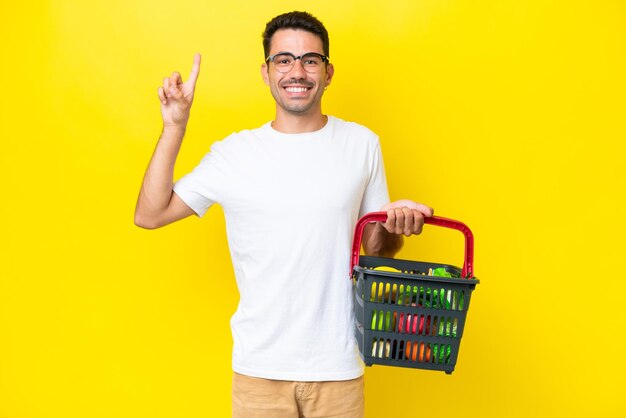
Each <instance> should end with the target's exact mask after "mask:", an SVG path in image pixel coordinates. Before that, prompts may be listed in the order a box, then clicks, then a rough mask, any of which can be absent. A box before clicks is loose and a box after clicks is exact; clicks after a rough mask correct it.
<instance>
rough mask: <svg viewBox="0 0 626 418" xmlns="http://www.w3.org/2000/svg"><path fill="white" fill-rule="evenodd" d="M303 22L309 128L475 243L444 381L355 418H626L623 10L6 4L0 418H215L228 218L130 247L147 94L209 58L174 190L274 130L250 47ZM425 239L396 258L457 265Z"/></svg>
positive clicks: (514, 4) (384, 397)
mask: <svg viewBox="0 0 626 418" xmlns="http://www.w3.org/2000/svg"><path fill="white" fill-rule="evenodd" d="M294 8H297V9H304V10H308V11H310V12H312V13H313V14H314V15H316V16H318V17H319V18H320V19H321V20H322V21H323V22H324V23H325V24H326V26H327V28H328V30H329V32H330V35H331V51H330V55H331V58H332V61H333V62H334V64H335V66H336V75H335V78H334V81H333V84H332V86H331V87H330V88H329V90H328V91H327V93H326V97H325V105H324V110H325V112H327V113H330V114H334V115H337V116H339V117H341V118H343V119H347V120H353V121H356V122H360V123H363V124H365V125H367V126H369V127H370V128H371V129H373V130H374V131H376V132H377V133H378V134H379V135H380V137H381V142H382V146H383V153H384V156H385V163H386V166H387V173H388V181H389V185H390V192H391V195H392V198H394V199H397V198H412V199H415V200H418V201H421V202H424V203H427V204H429V205H431V206H433V207H434V208H435V209H436V211H437V213H438V214H439V215H443V216H448V217H452V218H457V219H459V220H462V221H464V222H465V223H467V224H468V225H469V226H470V227H471V228H472V230H473V231H474V233H475V238H476V254H475V266H476V274H477V276H478V277H479V278H480V280H481V284H480V285H478V287H477V289H476V292H475V293H474V295H473V299H472V306H471V308H470V310H469V314H468V322H467V327H466V330H465V335H464V337H463V341H462V344H461V350H460V355H459V362H458V364H457V368H456V371H455V372H454V373H453V374H452V375H450V376H447V375H445V374H444V373H441V372H429V371H419V370H410V369H402V368H390V367H381V366H374V367H372V368H368V369H367V371H366V397H367V398H366V399H367V402H366V404H367V406H366V409H367V411H366V416H367V417H419V416H438V417H455V418H457V417H461V416H467V417H527V416H539V417H566V416H567V417H588V416H603V417H618V416H624V414H625V412H624V411H625V410H626V402H625V401H624V396H623V390H624V389H623V380H624V376H625V374H626V366H625V362H624V358H623V356H624V355H625V353H626V347H625V343H624V341H626V338H624V337H623V329H624V319H625V315H624V311H623V303H624V298H625V297H626V285H625V284H624V283H626V272H625V271H624V253H625V250H626V246H625V245H624V239H625V236H624V235H625V232H626V231H625V229H626V228H625V222H624V209H623V208H624V206H623V200H624V199H623V198H622V196H623V194H624V183H625V180H626V179H625V175H624V172H625V170H624V157H625V153H624V145H623V141H624V140H625V139H626V122H625V120H626V117H625V111H626V99H625V97H626V82H625V76H624V75H625V74H626V58H625V57H626V55H625V53H626V24H625V22H626V6H624V3H623V2H621V1H618V0H615V1H609V0H598V1H595V2H590V1H579V0H572V1H567V2H557V1H550V0H530V1H513V0H482V1H478V0H441V1H435V0H425V1H413V0H405V1H394V0H390V1H380V0H368V1H363V0H359V1H356V0H355V1H329V0H317V1H302V2H299V3H297V4H294V3H293V2H287V1H279V0H272V1H267V2H263V4H262V5H260V4H258V3H256V2H254V3H253V2H244V1H241V0H231V1H228V2H217V1H213V0H210V1H195V2H193V1H179V2H165V1H140V0H124V1H121V0H109V1H101V0H96V1H89V2H87V1H70V0H67V1H48V2H44V1H39V2H36V1H35V2H8V1H3V2H2V3H1V6H0V12H1V13H0V14H1V15H2V25H0V35H1V39H2V65H1V66H0V67H1V68H0V85H1V88H0V89H1V91H2V94H1V97H2V99H1V106H2V108H1V112H0V118H1V120H0V135H1V138H2V140H1V148H0V167H1V170H2V171H1V179H2V181H3V186H4V187H3V189H4V190H3V191H2V204H1V205H0V211H1V212H0V215H1V216H0V219H1V221H0V222H1V228H2V230H1V236H2V241H1V242H2V251H1V253H0V257H1V263H0V417H3V418H27V417H28V418H31V417H33V418H34V417H36V418H48V417H63V418H70V417H94V418H95V417H107V418H109V417H114V416H115V417H150V418H157V417H227V416H229V414H230V378H231V372H230V350H231V337H230V329H229V322H228V321H229V318H230V316H231V315H232V313H233V311H234V310H235V308H236V304H237V300H238V296H237V290H236V287H235V284H234V279H233V272H232V267H231V264H230V259H229V255H228V250H227V245H226V239H225V232H224V222H223V214H222V211H221V209H220V208H213V209H212V210H211V211H209V213H208V214H207V215H206V217H205V218H204V219H202V220H198V219H196V218H190V219H186V220H184V221H182V222H180V223H178V224H175V225H172V226H169V227H167V228H165V229H162V230H157V231H145V230H141V229H139V228H137V227H135V226H134V225H133V221H132V219H133V210H134V204H135V199H136V196H137V192H138V189H139V185H140V182H141V178H142V175H143V172H144V169H145V167H146V165H147V163H148V159H149V157H150V155H151V153H152V150H153V147H154V145H155V143H156V140H157V138H158V135H159V132H160V114H159V104H158V100H157V96H156V88H157V86H158V85H159V84H160V83H161V80H162V78H163V77H164V76H166V75H169V73H171V71H174V70H180V71H181V72H182V73H183V75H184V76H185V77H186V75H187V74H188V72H189V70H190V68H191V62H192V57H193V53H194V52H196V51H198V52H201V53H202V54H203V65H202V70H201V74H200V79H199V83H198V92H197V95H196V102H195V104H194V109H193V112H192V121H191V124H190V126H189V129H188V132H187V137H186V140H185V143H184V145H183V149H182V151H181V154H180V157H179V161H178V164H177V168H176V176H177V177H180V176H181V175H183V174H184V173H186V172H187V171H189V170H190V169H191V168H192V167H193V166H194V165H195V164H196V163H197V162H198V161H199V160H200V158H201V156H202V155H204V153H205V152H206V151H207V150H208V148H209V146H210V144H211V143H212V142H214V141H216V140H219V139H221V138H223V137H224V136H226V135H228V134H229V133H231V132H232V131H236V130H240V129H244V128H253V127H257V126H259V125H261V124H262V123H264V122H266V121H268V120H270V119H271V118H272V116H273V110H274V107H273V100H272V98H271V96H270V94H269V92H268V89H267V87H266V86H265V85H264V84H263V82H262V80H261V77H260V75H259V66H260V64H261V62H262V59H263V54H262V49H261V38H260V34H261V31H262V29H263V27H264V25H265V23H266V22H267V21H268V20H269V19H270V18H271V17H273V16H275V15H277V14H279V13H282V12H284V11H289V10H293V9H294ZM461 252H462V236H461V235H460V234H458V233H457V232H454V231H452V232H450V231H438V230H436V229H433V228H430V229H429V228H427V229H426V231H425V233H424V234H423V235H422V236H421V237H417V238H416V237H413V238H412V239H409V240H408V241H407V245H406V247H405V249H404V250H403V252H402V253H401V254H400V257H402V258H408V259H418V260H429V261H443V262H448V263H452V264H456V265H460V263H461V261H462V260H461Z"/></svg>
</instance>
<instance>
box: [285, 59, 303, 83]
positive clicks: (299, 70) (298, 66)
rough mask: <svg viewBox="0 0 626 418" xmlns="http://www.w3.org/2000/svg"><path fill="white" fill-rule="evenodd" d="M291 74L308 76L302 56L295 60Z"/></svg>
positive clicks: (293, 76)
mask: <svg viewBox="0 0 626 418" xmlns="http://www.w3.org/2000/svg"><path fill="white" fill-rule="evenodd" d="M289 74H290V75H291V77H292V78H298V79H300V78H306V71H305V70H304V67H303V66H302V58H297V59H296V60H295V61H294V63H293V67H292V68H291V70H289Z"/></svg>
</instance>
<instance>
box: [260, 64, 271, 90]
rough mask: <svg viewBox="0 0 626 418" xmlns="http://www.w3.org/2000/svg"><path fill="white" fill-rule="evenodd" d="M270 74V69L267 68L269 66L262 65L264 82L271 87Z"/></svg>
mask: <svg viewBox="0 0 626 418" xmlns="http://www.w3.org/2000/svg"><path fill="white" fill-rule="evenodd" d="M268 72H269V67H268V66H267V64H266V63H263V64H261V77H263V82H264V83H265V84H267V85H268V86H269V85H270V75H269V74H268Z"/></svg>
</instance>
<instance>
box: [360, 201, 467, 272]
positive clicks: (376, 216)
mask: <svg viewBox="0 0 626 418" xmlns="http://www.w3.org/2000/svg"><path fill="white" fill-rule="evenodd" d="M386 220H387V212H371V213H368V214H365V215H363V217H362V218H361V219H359V221H358V222H357V224H356V228H355V229H354V240H353V241H352V258H351V260H350V275H352V269H353V268H354V266H356V265H357V264H359V254H360V252H361V239H362V238H363V228H365V225H367V224H368V223H370V222H385V221H386ZM424 223H425V224H429V225H435V226H442V227H444V228H450V229H456V230H458V231H461V232H462V233H463V235H465V261H464V262H463V271H462V272H461V277H463V278H468V276H469V275H473V274H474V268H473V267H474V234H472V231H471V230H470V229H469V227H468V226H467V225H465V224H464V223H462V222H459V221H455V220H454V219H448V218H443V217H441V216H431V217H426V216H425V217H424Z"/></svg>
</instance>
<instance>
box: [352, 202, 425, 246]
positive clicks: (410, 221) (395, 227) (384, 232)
mask: <svg viewBox="0 0 626 418" xmlns="http://www.w3.org/2000/svg"><path fill="white" fill-rule="evenodd" d="M381 210H382V211H386V212H387V221H386V222H385V223H381V222H376V223H371V224H368V225H366V226H365V229H364V230H363V239H362V242H363V251H365V254H367V255H374V256H378V257H393V256H394V255H395V254H396V253H397V252H398V251H400V249H401V248H402V245H403V243H404V240H403V238H402V236H403V235H405V236H407V237H408V236H411V235H418V234H421V233H422V227H423V226H424V216H427V217H430V216H433V214H434V211H433V209H432V208H430V207H428V206H426V205H422V204H421V203H416V202H413V201H410V200H398V201H396V202H392V203H388V204H386V205H385V206H383V207H382V209H381Z"/></svg>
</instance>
